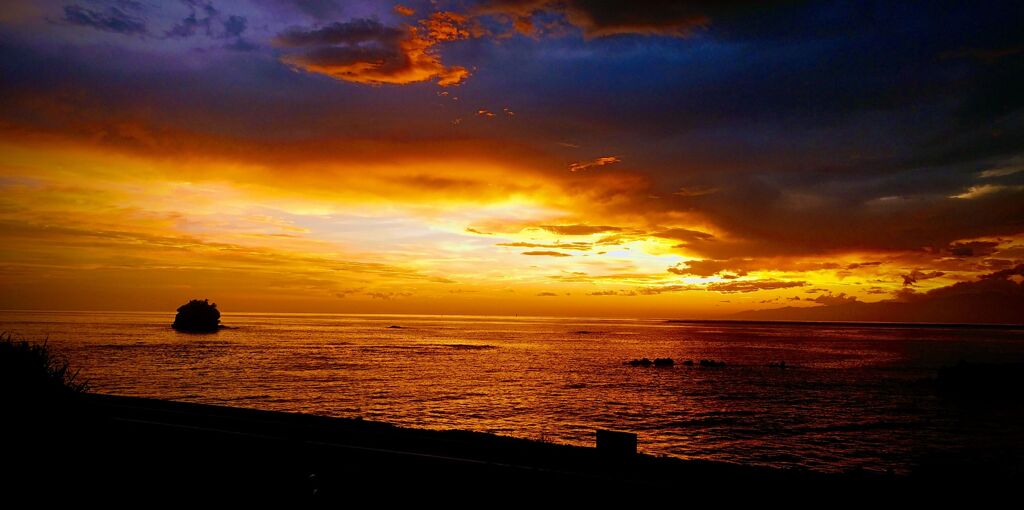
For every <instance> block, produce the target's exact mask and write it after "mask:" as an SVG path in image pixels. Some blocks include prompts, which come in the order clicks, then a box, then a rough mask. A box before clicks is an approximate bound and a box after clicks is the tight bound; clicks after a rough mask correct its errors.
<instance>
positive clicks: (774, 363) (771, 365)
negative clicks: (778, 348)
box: [768, 361, 786, 368]
mask: <svg viewBox="0 0 1024 510" xmlns="http://www.w3.org/2000/svg"><path fill="white" fill-rule="evenodd" d="M768 368H786V362H785V361H772V362H770V363H768Z"/></svg>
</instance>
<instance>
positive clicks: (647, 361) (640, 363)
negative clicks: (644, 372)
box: [625, 358, 676, 368]
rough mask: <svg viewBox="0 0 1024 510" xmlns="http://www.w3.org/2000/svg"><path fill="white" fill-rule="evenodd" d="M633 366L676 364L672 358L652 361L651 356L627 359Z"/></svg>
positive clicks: (669, 365)
mask: <svg viewBox="0 0 1024 510" xmlns="http://www.w3.org/2000/svg"><path fill="white" fill-rule="evenodd" d="M625 364H626V365H629V366H631V367H652V366H653V367H658V368H672V366H673V365H675V364H676V362H675V360H673V359H672V358H656V359H655V360H654V361H651V360H650V358H640V359H634V360H630V361H627V362H626V363H625Z"/></svg>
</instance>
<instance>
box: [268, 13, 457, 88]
mask: <svg viewBox="0 0 1024 510" xmlns="http://www.w3.org/2000/svg"><path fill="white" fill-rule="evenodd" d="M465 21H466V20H465V18H464V17H462V16H460V15H457V14H453V13H443V12H442V13H434V14H433V15H432V16H431V17H430V18H428V19H426V20H422V21H420V25H421V26H420V27H415V26H411V25H403V26H402V27H390V26H386V25H383V24H382V23H381V22H379V21H377V20H372V19H356V20H352V21H347V22H344V23H342V22H335V23H331V24H329V25H326V26H324V27H321V28H317V29H310V30H302V29H293V30H289V31H286V32H284V33H282V34H280V35H278V37H277V39H276V42H277V44H278V45H280V46H282V47H284V48H288V49H290V50H293V51H291V52H289V53H287V54H286V55H284V56H283V57H281V60H282V61H283V62H285V63H286V64H289V65H291V66H292V67H295V68H297V69H301V70H304V71H308V72H312V73H319V74H324V75H327V76H330V77H332V78H336V79H339V80H344V81H350V82H355V83H366V84H371V85H380V84H406V83H415V82H421V81H428V80H436V81H437V84H438V85H440V86H442V87H445V86H448V85H457V84H459V83H461V82H462V81H463V80H465V79H466V78H467V77H468V76H469V71H468V70H467V69H466V68H465V67H461V66H445V65H444V64H443V63H442V62H441V57H440V55H438V54H437V49H436V48H435V46H436V45H437V44H438V43H440V42H447V41H456V40H459V39H466V38H468V37H470V31H469V30H468V29H467V28H465Z"/></svg>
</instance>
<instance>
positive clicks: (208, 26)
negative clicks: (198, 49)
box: [164, 0, 248, 49]
mask: <svg viewBox="0 0 1024 510" xmlns="http://www.w3.org/2000/svg"><path fill="white" fill-rule="evenodd" d="M181 3H182V4H184V5H185V6H186V7H188V9H189V14H188V16H186V17H185V18H182V19H181V20H180V21H178V22H177V23H175V24H174V26H173V27H171V28H170V29H169V30H167V31H165V32H164V36H165V37H168V38H171V39H183V38H188V37H192V36H194V35H196V34H205V35H207V36H209V37H213V38H217V39H228V38H233V37H240V36H241V35H242V33H244V32H245V29H246V28H247V26H248V20H247V19H246V18H245V17H244V16H237V15H233V14H232V15H228V16H227V17H225V16H224V15H223V14H222V13H221V12H220V11H219V10H218V9H217V8H216V7H214V6H213V3H212V2H206V1H203V0H181ZM234 44H235V45H236V48H235V49H240V46H239V44H240V40H238V41H235V43H234Z"/></svg>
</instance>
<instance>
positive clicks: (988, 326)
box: [664, 319, 1024, 329]
mask: <svg viewBox="0 0 1024 510" xmlns="http://www.w3.org/2000/svg"><path fill="white" fill-rule="evenodd" d="M664 322H665V323H667V324H742V325H766V326H773V325H774V326H777V325H785V326H851V327H859V328H864V327H867V328H908V329H913V328H936V329H949V328H953V329H1024V323H1022V324H994V323H988V322H979V323H970V322H967V323H963V322H949V323H942V322H858V321H795V320H794V321H787V320H744V319H666V320H665V321H664Z"/></svg>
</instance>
